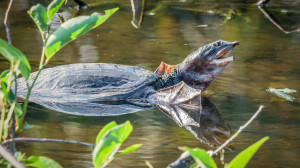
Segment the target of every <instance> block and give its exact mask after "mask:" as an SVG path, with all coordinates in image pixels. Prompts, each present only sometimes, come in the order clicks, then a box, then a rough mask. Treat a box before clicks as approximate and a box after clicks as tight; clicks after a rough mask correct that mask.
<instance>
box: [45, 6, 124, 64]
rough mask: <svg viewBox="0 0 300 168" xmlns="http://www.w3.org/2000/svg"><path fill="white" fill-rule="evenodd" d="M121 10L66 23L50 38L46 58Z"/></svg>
mask: <svg viewBox="0 0 300 168" xmlns="http://www.w3.org/2000/svg"><path fill="white" fill-rule="evenodd" d="M118 9H119V8H114V9H110V10H106V11H105V15H99V14H98V13H93V14H92V15H91V16H79V17H76V18H72V19H69V20H67V21H66V22H64V23H63V24H62V25H61V26H60V27H59V28H57V29H56V30H55V32H54V33H53V34H51V35H50V36H49V39H48V40H47V43H46V56H47V58H48V59H50V58H52V56H53V55H54V54H55V53H56V52H58V51H59V50H60V49H61V48H63V47H64V46H65V45H66V44H68V43H69V42H71V41H73V40H75V39H76V38H78V37H79V36H80V35H82V34H84V33H86V32H88V31H90V30H92V29H94V28H96V27H97V26H99V25H101V24H102V23H104V22H105V21H106V20H107V19H108V18H109V17H110V16H111V15H112V14H114V13H115V12H116V11H117V10H118Z"/></svg>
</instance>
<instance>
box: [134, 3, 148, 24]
mask: <svg viewBox="0 0 300 168" xmlns="http://www.w3.org/2000/svg"><path fill="white" fill-rule="evenodd" d="M133 1H134V0H130V3H131V8H132V20H131V24H132V26H133V27H134V28H136V29H138V28H140V26H141V24H142V22H143V18H144V12H145V7H146V3H147V0H143V4H142V9H141V14H140V19H139V22H138V24H136V23H135V21H136V19H135V14H136V4H135V3H134V2H133Z"/></svg>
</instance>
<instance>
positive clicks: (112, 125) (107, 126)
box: [96, 121, 117, 144]
mask: <svg viewBox="0 0 300 168" xmlns="http://www.w3.org/2000/svg"><path fill="white" fill-rule="evenodd" d="M115 126H117V123H116V122H115V121H112V122H110V123H108V124H106V125H105V126H104V127H103V128H102V129H101V131H100V132H99V133H98V135H97V138H96V144H97V143H99V141H100V139H101V138H102V137H103V135H105V134H106V133H107V132H108V130H110V129H112V128H113V127H115Z"/></svg>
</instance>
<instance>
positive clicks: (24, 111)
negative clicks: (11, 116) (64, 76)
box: [17, 65, 45, 132]
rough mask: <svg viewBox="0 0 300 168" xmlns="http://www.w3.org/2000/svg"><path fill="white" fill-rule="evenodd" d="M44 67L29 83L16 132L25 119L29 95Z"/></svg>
mask: <svg viewBox="0 0 300 168" xmlns="http://www.w3.org/2000/svg"><path fill="white" fill-rule="evenodd" d="M44 66H45V65H43V66H42V68H40V69H39V71H38V72H37V74H36V76H35V77H34V79H33V82H32V83H31V86H30V87H29V88H28V92H27V95H26V99H25V101H24V104H23V114H22V116H21V117H20V119H19V122H18V129H17V132H19V131H20V130H21V125H22V123H23V121H24V117H25V115H26V111H27V106H28V102H29V96H30V93H31V91H32V89H33V86H34V84H35V82H36V80H37V78H38V76H39V75H40V73H41V71H42V70H43V68H44Z"/></svg>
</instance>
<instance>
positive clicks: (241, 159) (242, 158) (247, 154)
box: [227, 137, 269, 168]
mask: <svg viewBox="0 0 300 168" xmlns="http://www.w3.org/2000/svg"><path fill="white" fill-rule="evenodd" d="M268 139H269V137H264V138H263V139H261V140H259V141H258V142H256V143H255V144H253V145H251V146H249V147H248V148H247V149H245V150H243V151H242V152H241V153H239V154H238V155H237V156H236V157H235V158H234V159H233V160H232V161H231V162H230V163H229V165H228V166H227V167H228V168H235V167H238V168H243V167H245V166H246V165H247V163H248V162H249V160H250V159H251V158H252V156H253V155H254V154H255V152H256V151H257V150H258V149H259V148H260V146H261V145H262V144H263V143H264V142H265V141H266V140H268Z"/></svg>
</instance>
